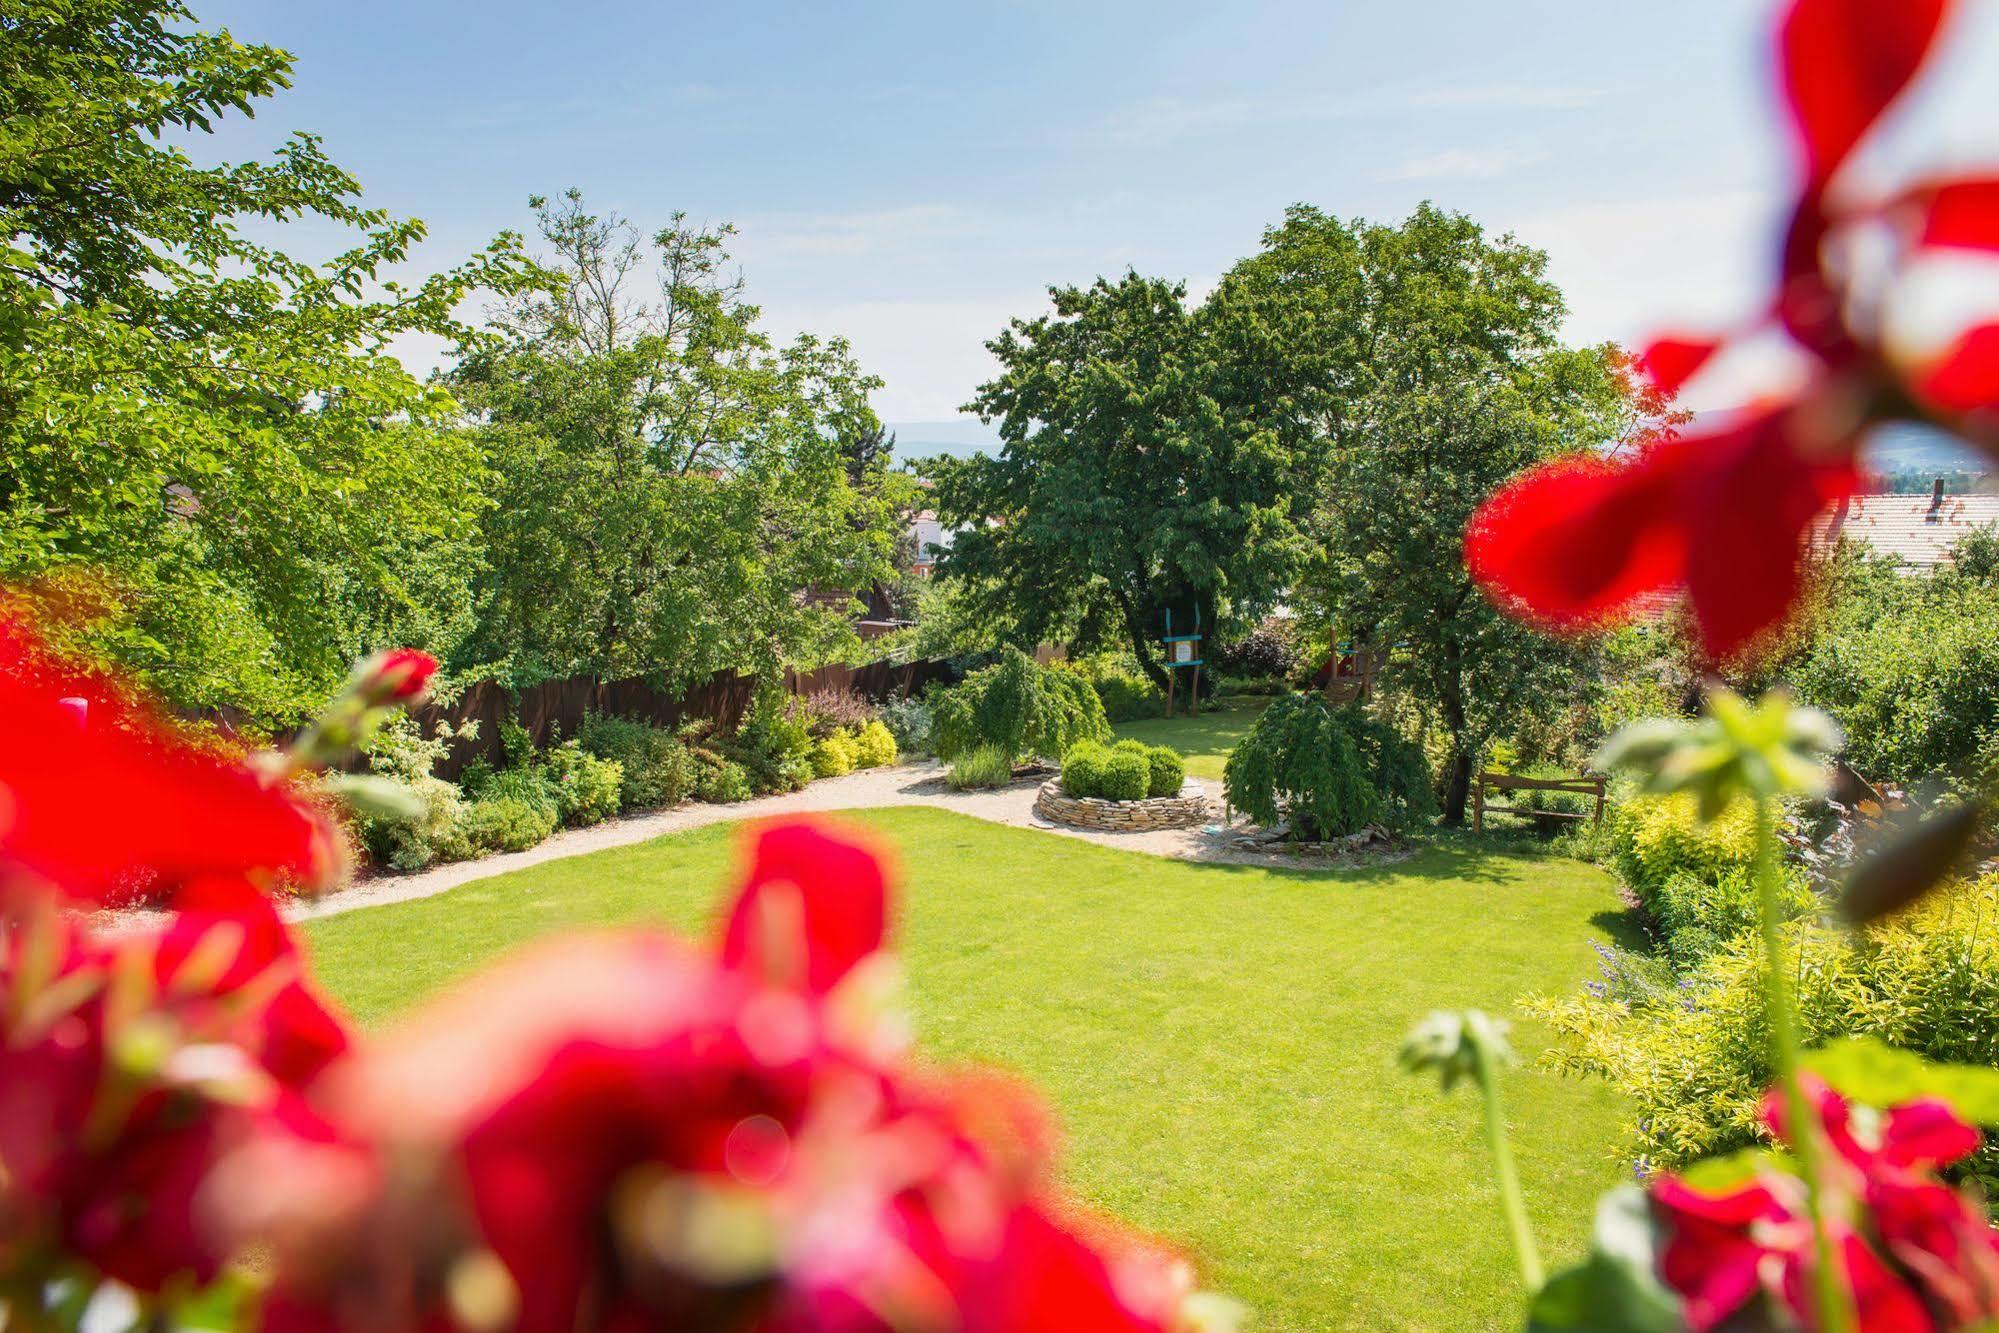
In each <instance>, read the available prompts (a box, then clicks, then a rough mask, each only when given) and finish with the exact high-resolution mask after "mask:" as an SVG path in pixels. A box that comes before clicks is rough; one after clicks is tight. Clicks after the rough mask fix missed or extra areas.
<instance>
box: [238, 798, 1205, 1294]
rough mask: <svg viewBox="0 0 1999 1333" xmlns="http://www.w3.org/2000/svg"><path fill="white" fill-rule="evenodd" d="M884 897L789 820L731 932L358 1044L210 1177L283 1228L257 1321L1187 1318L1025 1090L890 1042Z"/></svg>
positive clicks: (563, 957) (852, 856)
mask: <svg viewBox="0 0 1999 1333" xmlns="http://www.w3.org/2000/svg"><path fill="white" fill-rule="evenodd" d="M885 920H886V900H885V888H884V878H883V874H882V871H881V868H880V865H879V863H878V861H877V859H876V858H875V856H874V855H873V854H871V853H870V851H869V850H868V849H867V848H866V847H864V846H861V845H858V844H856V843H854V842H852V841H850V840H847V839H844V838H841V837H837V836H835V835H833V834H831V833H828V832H827V831H825V830H823V829H821V828H819V827H816V826H814V825H810V824H787V825H776V826H772V827H769V828H767V829H765V830H763V831H762V833H761V834H760V835H759V837H758V839H757V842H756V846H755V849H754V852H753V855H752V859H751V866H750V871H749V875H748V877H747V879H746V882H745V884H744V887H743V889H742V891H741V892H740V893H739V895H738V896H737V899H736V901H735V903H734V904H733V906H732V908H731V910H730V911H729V912H728V913H727V914H726V915H725V917H724V922H723V926H722V929H721V932H720V941H719V946H718V948H717V949H716V950H715V951H714V952H712V953H711V952H707V951H697V950H692V949H689V948H687V947H685V946H683V945H681V944H679V943H677V942H675V941H672V940H670V939H666V938H663V937H659V936H655V935H647V934H607V935H586V936H577V937H571V938H569V939H565V940H560V941H556V942H553V943H550V944H546V945H543V946H539V947H537V948H535V949H533V950H531V951H529V952H528V953H526V954H524V955H522V956H520V957H517V958H516V959H514V960H512V961H510V962H508V963H504V964H502V965H501V966H499V967H497V968H495V969H493V970H492V971H490V972H488V973H487V974H485V975H484V976H482V977H481V978H478V979H476V980H475V981H474V982H472V983H471V984H470V985H469V986H467V987H465V988H463V989H461V990H459V991H458V992H456V993H454V994H452V995H449V996H447V997H445V998H444V999H443V1000H441V1001H439V1002H438V1003H436V1004H435V1005H433V1006H432V1007H431V1008H430V1009H429V1010H428V1011H427V1012H425V1013H423V1014H421V1015H419V1016H418V1017H417V1018H416V1019H414V1020H413V1022H412V1023H411V1024H410V1026H409V1027H408V1028H407V1029H406V1030H404V1031H403V1032H401V1033H400V1034H395V1035H392V1036H390V1037H388V1038H387V1039H386V1040H384V1041H382V1042H380V1043H378V1044H376V1045H374V1046H373V1047H371V1048H369V1049H367V1050H365V1051H362V1052H357V1053H356V1054H355V1055H354V1056H352V1057H350V1058H349V1059H348V1060H347V1061H345V1062H343V1063H342V1064H341V1065H339V1066H337V1067H336V1068H335V1069H334V1070H333V1071H331V1072H330V1073H329V1074H328V1076H327V1079H326V1080H325V1081H324V1083H323V1084H322V1087H321V1090H320V1094H319V1096H318V1097H317V1099H316V1100H317V1105H318V1107H319V1108H320V1110H322V1111H323V1112H324V1113H325V1115H326V1116H327V1117H328V1121H329V1123H330V1124H331V1126H332V1127H333V1128H334V1130H335V1135H336V1137H335V1138H334V1139H333V1140H330V1141H329V1140H318V1141H315V1140H314V1139H313V1137H312V1136H311V1135H307V1136H305V1137H304V1138H301V1137H298V1136H289V1135H283V1134H277V1135H271V1136H268V1137H266V1139H265V1140H264V1141H262V1142H260V1143H258V1144H256V1145H255V1146H253V1147H252V1148H250V1149H247V1150H246V1151H245V1152H244V1153H243V1155H242V1156H241V1157H240V1158H239V1159H238V1160H237V1162H236V1163H235V1164H234V1165H233V1166H232V1167H231V1169H230V1171H229V1173H228V1175H227V1176H226V1177H225V1179H226V1181H227V1182H228V1188H227V1189H225V1190H221V1191H218V1197H222V1198H225V1199H226V1200H230V1201H233V1203H234V1205H235V1207H236V1208H237V1209H238V1210H239V1212H240V1213H241V1214H242V1215H243V1216H244V1217H245V1218H247V1219H249V1222H250V1225H251V1226H252V1227H253V1228H256V1229H260V1230H261V1232H262V1234H263V1235H264V1236H265V1237H266V1238H267V1239H274V1240H275V1241H276V1243H277V1257H278V1267H279V1273H280V1276H279V1281H278V1283H277V1286H276V1288H275V1290H274V1292H273V1295H272V1297H271V1299H270V1300H269V1302H268V1303H267V1307H266V1310H265V1324H266V1327H268V1328H272V1329H276V1330H313V1331H315V1333H321V1331H324V1330H334V1329H341V1330H344V1329H357V1328H364V1327H365V1328H368V1329H371V1330H375V1329H381V1330H394V1329H405V1328H422V1327H430V1326H433V1325H439V1324H442V1323H444V1322H445V1321H446V1320H447V1319H454V1320H456V1321H458V1323H460V1324H470V1325H475V1326H476V1325H478V1324H479V1323H480V1322H481V1321H483V1320H499V1321H501V1322H504V1324H505V1326H507V1327H510V1328H513V1329H517V1330H520V1333H540V1331H543V1330H546V1331H547V1333H569V1330H573V1329H576V1328H580V1327H587V1328H595V1329H606V1330H622V1329H631V1330H638V1329H645V1328H656V1327H662V1326H672V1327H687V1328H700V1327H730V1328H743V1329H760V1330H768V1331H769V1333H830V1331H832V1330H841V1331H842V1333H845V1331H848V1330H852V1331H853V1333H860V1331H861V1330H886V1329H936V1330H964V1331H967V1333H980V1331H983V1330H993V1331H994V1333H998V1331H999V1330H1019V1329H1029V1328H1032V1329H1077V1330H1082V1329H1092V1330H1097V1329H1110V1330H1132V1331H1133V1333H1138V1331H1140V1330H1161V1329H1164V1328H1166V1327H1168V1326H1169V1324H1170V1321H1171V1319H1172V1316H1173V1313H1174V1311H1175V1310H1176V1308H1177V1307H1178V1305H1179V1303H1180V1301H1181V1299H1182V1298H1183V1297H1184V1295H1185V1294H1186V1284H1185V1277H1184V1268H1183V1266H1182V1265H1180V1264H1179V1263H1178V1262H1177V1261H1176V1260H1173V1259H1172V1258H1171V1257H1170V1256H1167V1255H1164V1254H1162V1253H1160V1252H1159V1251H1157V1250H1156V1249H1155V1248H1153V1247H1151V1246H1149V1245H1147V1244H1144V1243H1142V1242H1137V1241H1135V1240H1132V1239H1130V1238H1126V1237H1122V1236H1120V1235H1119V1234H1118V1233H1116V1232H1114V1231H1109V1230H1105V1229H1102V1228H1099V1227H1094V1226H1088V1225H1085V1224H1082V1223H1080V1222H1079V1221H1078V1220H1077V1219H1076V1218H1075V1216H1074V1215H1073V1214H1072V1213H1071V1212H1070V1211H1069V1210H1067V1209H1066V1208H1064V1207H1063V1206H1061V1205H1060V1204H1059V1202H1058V1201H1057V1200H1056V1199H1055V1197H1054V1195H1053V1194H1052V1192H1051V1189H1050V1186H1049V1184H1048V1181H1047V1179H1046V1158H1047V1138H1046V1135H1045V1133H1044V1132H1043V1131H1042V1129H1041V1128H1040V1126H1041V1120H1040V1117H1039V1116H1038V1114H1037V1113H1036V1112H1035V1111H1034V1110H1033V1109H1032V1108H1030V1107H1027V1106H1026V1105H1024V1104H1023V1103H1022V1101H1021V1099H1020V1094H1019V1093H1018V1092H1016V1091H1012V1090H1010V1089H1009V1090H1003V1089H1002V1088H1001V1086H1000V1085H998V1084H996V1083H993V1082H991V1081H985V1082H981V1083H978V1084H975V1085H973V1084H967V1085H954V1084H952V1083H950V1082H948V1081H939V1080H938V1079H937V1078H935V1077H918V1076H915V1075H913V1074H911V1073H910V1072H909V1071H907V1070H905V1069H903V1068H901V1067H900V1066H899V1065H898V1064H897V1063H895V1062H894V1060H893V1059H892V1058H886V1057H885V1055H884V1053H885V1052H890V1051H892V1050H894V1048H895V1046H896V1043H895V1042H894V1041H893V1040H892V1039H890V1038H891V1037H892V1029H893V1024H891V1023H889V1022H888V1018H887V1015H886V1014H885V1013H883V1012H882V1010H881V1009H880V1007H879V1005H878V1004H877V1003H876V994H875V988H876V974H877V971H878V968H879V966H880V964H881V963H882V962H884V961H885V960H884V958H883V955H882V951H881V943H882V940H883V937H884V922H885ZM885 1029H887V1031H885ZM301 1182H321V1183H322V1184H324V1185H325V1186H326V1188H325V1189H323V1190H315V1189H314V1188H313V1187H312V1186H311V1184H310V1183H305V1184H302V1183H301Z"/></svg>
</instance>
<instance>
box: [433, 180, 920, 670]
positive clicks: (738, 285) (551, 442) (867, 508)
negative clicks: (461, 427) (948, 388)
mask: <svg viewBox="0 0 1999 1333" xmlns="http://www.w3.org/2000/svg"><path fill="white" fill-rule="evenodd" d="M532 206H533V208H534V212H535V219H536V224H537V227H538V230H539V233H540V236H541V239H542V242H543V243H544V245H545V246H546V247H547V254H546V256H545V257H544V258H542V259H540V260H539V261H538V262H539V263H540V264H541V266H542V268H543V269H544V271H545V272H546V273H547V274H548V275H549V282H548V284H547V285H546V286H545V287H544V288H541V289H537V290H532V291H524V292H521V293H519V294H517V295H515V296H514V297H513V298H511V299H510V300H509V301H507V302H506V303H505V304H504V305H502V306H501V307H500V308H498V309H496V310H495V311H493V312H492V315H493V318H492V325H493V328H494V331H495V336H494V337H493V338H492V339H489V340H488V341H486V342H484V343H483V344H481V345H478V346H475V347H473V348H471V349H468V353H467V355H466V356H465V357H463V358H462V360H461V361H460V363H459V364H458V366H457V368H456V369H455V370H454V371H453V372H452V374H451V376H450V381H449V382H450V384H451V386H452V387H453V388H454V389H455V390H456V391H457V392H458V393H459V394H460V395H461V396H462V397H463V399H464V401H465V403H466V404H467V406H468V407H469V408H470V409H471V410H472V411H473V412H474V414H475V416H476V419H477V420H478V421H479V422H481V427H480V430H479V436H480V440H481V442H482V444H483V445H484V447H485V448H486V450H487V451H488V454H489V457H490V461H491V465H492V490H491V500H492V504H491V505H490V507H489V508H488V509H487V511H486V514H485V519H484V536H485V557H486V563H487V567H486V569H485V571H484V572H483V573H482V574H481V576H480V578H479V581H478V591H477V596H478V607H479V621H480V624H479V630H478V633H477V635H476V636H475V638H474V639H473V640H471V641H470V642H469V643H468V645H467V647H466V650H465V651H466V655H467V657H468V659H476V660H478V661H480V662H481V663H483V664H484V665H487V666H490V667H492V668H493V669H495V670H497V671H498V672H500V673H501V674H502V675H505V676H507V677H509V678H511V679H514V680H519V681H527V680H533V679H540V678H543V677H547V676H560V675H566V674H570V673H576V672H582V673H590V674H595V675H600V676H627V675H650V676H654V677H656V678H658V679H661V680H662V681H665V682H667V683H671V684H684V683H687V682H690V681H693V680H696V679H699V678H701V677H704V676H706V675H709V674H710V673H712V672H714V671H716V670H717V669H720V668H733V669H737V670H744V671H754V672H759V673H770V672H774V671H776V670H777V669H778V668H780V667H782V666H785V665H791V664H797V663H811V662H816V661H821V660H825V659H826V658H828V657H830V656H833V655H835V654H838V653H840V652H842V651H845V650H846V649H848V648H850V647H851V646H852V645H853V643H854V642H855V640H854V635H853V631H852V629H851V626H850V624H849V612H850V611H851V609H852V608H853V606H854V605H855V603H854V602H853V599H852V594H853V593H854V592H856V591H858V590H861V589H865V588H866V587H868V586H869V585H870V584H871V583H873V582H875V581H876V580H878V579H882V578H885V577H886V576H887V575H888V574H889V572H890V568H891V562H890V557H891V554H892V552H893V549H894V541H895V536H896V533H897V531H898V526H899V524H898V514H899V512H900V511H901V509H902V508H903V507H904V505H905V504H906V501H907V498H908V496H907V492H908V490H909V489H910V488H911V487H912V486H913V483H912V482H911V481H910V480H909V479H908V478H907V477H901V476H898V475H896V474H892V473H890V472H888V470H887V468H886V458H887V454H886V450H884V449H882V448H880V447H879V441H878V440H877V439H876V434H877V432H878V431H879V428H880V422H879V421H878V420H877V419H876V417H875V414H874V412H873V410H872V409H871V408H870V407H869V405H868V395H869V394H870V392H871V391H872V390H873V389H875V388H876V387H877V386H878V384H879V381H877V380H875V379H873V378H872V377H870V376H868V375H866V374H864V373H863V372H862V371H861V369H860V367H859V366H858V365H857V364H856V362H855V360H854V357H853V355H852V353H851V351H850V349H849V348H848V346H847V344H846V343H845V342H844V341H841V340H839V339H833V340H830V341H821V340H819V339H817V338H814V337H810V336H802V337H800V338H798V339H796V340H795V341H793V342H791V343H790V344H788V345H785V346H782V347H779V346H776V345H775V344H773V342H772V340H771V339H770V337H769V336H768V335H767V334H766V333H765V332H763V330H762V329H761V328H760V327H759V319H760V311H759V310H758V308H757V307H756V306H755V305H753V304H751V303H750V302H749V301H748V300H747V298H746V297H745V295H744V288H743V283H742V279H741V278H740V277H739V276H738V275H736V274H735V273H734V272H733V271H732V270H731V268H730V266H729V255H728V251H727V243H728V238H729V235H730V230H729V229H728V228H726V227H724V228H720V229H708V228H702V227H697V226H694V225H692V224H690V223H689V222H688V221H687V219H686V218H685V217H684V216H681V215H678V214H676V215H674V217H672V218H671V219H670V220H669V222H668V223H667V225H666V226H664V227H662V228H660V229H659V230H657V231H655V232H652V233H649V234H648V233H645V232H642V231H641V230H640V229H639V228H638V227H637V226H636V225H635V224H633V223H631V222H629V221H626V220H624V219H621V218H619V217H617V216H616V215H611V214H604V215H599V214H595V213H591V212H590V211H588V209H587V208H586V207H585V206H584V203H583V200H582V197H581V195H580V194H578V193H577V192H576V191H573V190H572V191H570V192H569V193H568V194H567V195H566V196H564V197H563V198H561V199H559V200H554V201H550V200H547V199H536V200H534V201H532Z"/></svg>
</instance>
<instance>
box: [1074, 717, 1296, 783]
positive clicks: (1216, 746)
mask: <svg viewBox="0 0 1999 1333" xmlns="http://www.w3.org/2000/svg"><path fill="white" fill-rule="evenodd" d="M1269 704H1270V700H1269V699H1267V698H1262V697H1260V696H1256V695H1241V696H1236V697H1232V698H1227V699H1217V700H1215V701H1213V702H1212V703H1206V704H1203V705H1201V711H1200V712H1199V713H1197V714H1195V715H1194V716H1193V717H1187V716H1185V715H1182V716H1179V717H1149V718H1144V719H1141V720H1139V721H1137V722H1120V723H1118V724H1116V725H1115V726H1114V727H1112V728H1111V730H1113V731H1115V732H1116V733H1117V734H1118V736H1119V737H1120V738H1122V737H1125V736H1131V737H1135V738H1136V739H1138V740H1142V741H1144V742H1145V743H1146V744H1147V745H1170V746H1172V747H1173V748H1174V749H1176V750H1178V751H1179V752H1180V753H1181V754H1183V755H1185V756H1187V772H1188V773H1190V774H1192V775H1193V776H1194V777H1197V778H1212V779H1214V780H1215V781H1216V782H1220V781H1221V779H1222V765H1223V764H1225V763H1227V762H1228V757H1229V751H1231V750H1233V749H1235V747H1236V742H1238V741H1240V740H1241V739H1242V738H1243V737H1244V736H1245V735H1247V734H1248V733H1249V729H1250V727H1251V726H1253V725H1254V724H1255V722H1256V719H1257V716H1258V715H1259V714H1261V713H1262V712H1263V710H1264V709H1265V708H1266V707H1268V706H1269Z"/></svg>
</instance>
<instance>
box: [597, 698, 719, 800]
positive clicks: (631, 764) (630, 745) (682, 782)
mask: <svg viewBox="0 0 1999 1333" xmlns="http://www.w3.org/2000/svg"><path fill="white" fill-rule="evenodd" d="M576 743H577V744H578V745H580V746H582V747H583V749H584V750H586V751H588V752H589V753H591V754H594V755H596V756H597V757H598V758H600V759H615V760H616V761H617V762H618V763H619V765H620V766H621V768H622V776H621V777H620V779H619V782H618V804H619V806H620V807H621V808H623V809H626V810H653V809H657V808H659V807H661V806H667V805H678V804H680V802H682V801H684V800H686V799H687V795H688V793H689V792H691V791H692V790H693V789H694V759H693V756H691V755H689V754H688V753H687V747H686V746H685V745H682V744H681V743H680V741H679V740H678V739H677V738H676V737H675V736H674V734H673V733H672V732H670V731H667V730H666V729H664V728H662V727H652V726H647V725H646V724H645V723H643V722H635V721H633V720H631V719H630V718H623V717H607V716H605V715H603V714H601V713H591V714H589V715H588V716H586V717H585V718H584V719H583V725H582V726H580V727H578V728H577V729H576Z"/></svg>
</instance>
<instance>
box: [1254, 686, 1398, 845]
mask: <svg viewBox="0 0 1999 1333" xmlns="http://www.w3.org/2000/svg"><path fill="white" fill-rule="evenodd" d="M1222 787H1223V790H1224V791H1225V792H1226V793H1227V795H1228V802H1229V804H1230V805H1232V806H1234V807H1235V808H1236V809H1238V810H1241V811H1243V812H1244V813H1245V814H1247V815H1249V817H1250V818H1252V819H1254V820H1256V821H1257V822H1258V823H1261V824H1274V823H1276V822H1277V821H1278V820H1279V819H1280V818H1288V819H1290V821H1291V834H1292V836H1293V837H1294V838H1298V839H1301V840H1307V841H1310V840H1314V839H1319V838H1336V837H1342V836H1344V835H1346V834H1349V833H1357V832H1359V831H1360V830H1361V829H1364V828H1367V827H1369V826H1370V825H1381V826H1383V827H1387V828H1391V829H1400V828H1407V827H1409V826H1411V825H1413V824H1415V823H1416V822H1417V821H1418V820H1420V819H1422V818H1423V817H1424V816H1426V815H1428V814H1430V813H1431V811H1433V810H1434V809H1435V808H1436V794H1435V793H1434V792H1433V791H1431V789H1430V777H1429V773H1428V772H1427V771H1426V769H1425V767H1424V764H1423V754H1422V751H1420V750H1418V749H1417V748H1416V747H1415V746H1414V745H1412V744H1410V743H1409V742H1408V741H1406V740H1404V739H1403V738H1402V737H1401V736H1400V735H1398V734H1397V733H1396V732H1395V731H1394V730H1393V729H1392V728H1390V727H1388V726H1387V725H1386V724H1384V723H1382V722H1379V721H1376V720H1375V719H1374V718H1372V717H1369V716H1368V715H1367V714H1366V713H1365V712H1363V711H1362V710H1361V709H1360V708H1359V707H1358V706H1356V705H1352V704H1347V705H1342V706H1339V707H1335V706H1333V705H1332V704H1329V703H1327V702H1326V700H1325V698H1324V696H1322V695H1318V694H1284V695H1279V696H1278V697H1277V698H1275V699H1273V700H1271V702H1270V706H1269V707H1268V708H1266V709H1264V710H1263V712H1262V714H1261V715H1260V716H1258V718H1257V719H1256V724H1255V725H1254V726H1252V727H1251V728H1250V729H1249V734H1248V735H1246V736H1244V737H1243V738H1242V742H1241V743H1240V744H1239V745H1237V746H1236V748H1235V750H1234V752H1233V753H1231V754H1230V755H1229V760H1228V766H1227V767H1226V768H1225V769H1223V771H1222Z"/></svg>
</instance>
